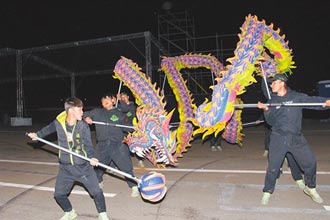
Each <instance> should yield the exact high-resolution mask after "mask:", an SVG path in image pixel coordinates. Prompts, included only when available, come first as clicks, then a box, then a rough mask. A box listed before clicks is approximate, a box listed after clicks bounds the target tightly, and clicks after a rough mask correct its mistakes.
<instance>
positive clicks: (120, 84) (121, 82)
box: [116, 81, 123, 108]
mask: <svg viewBox="0 0 330 220" xmlns="http://www.w3.org/2000/svg"><path fill="white" fill-rule="evenodd" d="M122 85H123V81H120V83H119V88H118V93H117V94H120V91H121V86H122ZM118 101H119V100H118V97H117V100H116V108H117V107H118Z"/></svg>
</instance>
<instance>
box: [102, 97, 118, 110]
mask: <svg viewBox="0 0 330 220" xmlns="http://www.w3.org/2000/svg"><path fill="white" fill-rule="evenodd" d="M116 101H117V98H116V96H115V95H114V94H112V93H106V94H104V95H103V96H102V98H101V103H102V107H103V108H105V109H107V110H110V109H112V108H113V106H114V105H115V104H116Z"/></svg>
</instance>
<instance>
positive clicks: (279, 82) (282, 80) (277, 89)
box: [268, 74, 288, 95]
mask: <svg viewBox="0 0 330 220" xmlns="http://www.w3.org/2000/svg"><path fill="white" fill-rule="evenodd" d="M287 81H288V78H287V77H286V76H285V75H284V74H277V75H275V76H274V77H273V78H270V79H268V82H270V83H271V84H270V87H271V88H272V92H273V93H277V95H284V94H285V93H286V82H287Z"/></svg>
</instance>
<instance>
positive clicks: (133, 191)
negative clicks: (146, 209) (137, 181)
mask: <svg viewBox="0 0 330 220" xmlns="http://www.w3.org/2000/svg"><path fill="white" fill-rule="evenodd" d="M138 195H140V192H139V188H138V187H137V186H133V187H132V193H131V197H138Z"/></svg>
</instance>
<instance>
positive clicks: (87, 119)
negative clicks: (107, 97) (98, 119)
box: [85, 117, 93, 125]
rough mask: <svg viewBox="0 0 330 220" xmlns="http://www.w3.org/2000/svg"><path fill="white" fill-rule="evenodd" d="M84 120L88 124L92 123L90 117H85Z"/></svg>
mask: <svg viewBox="0 0 330 220" xmlns="http://www.w3.org/2000/svg"><path fill="white" fill-rule="evenodd" d="M85 122H86V123H87V124H89V125H91V124H93V120H92V119H91V118H90V117H86V118H85Z"/></svg>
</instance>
